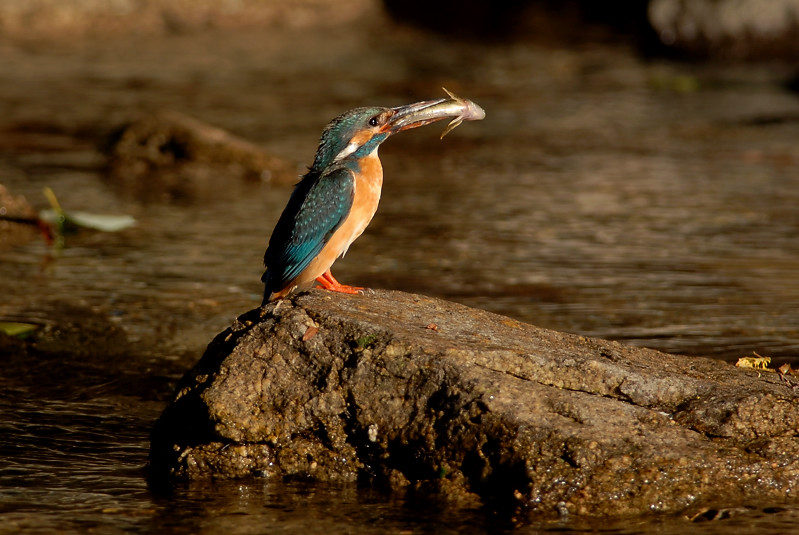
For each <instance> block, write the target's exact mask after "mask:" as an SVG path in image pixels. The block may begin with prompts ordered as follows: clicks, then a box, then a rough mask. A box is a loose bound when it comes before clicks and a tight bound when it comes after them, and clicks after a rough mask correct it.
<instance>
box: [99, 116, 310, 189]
mask: <svg viewBox="0 0 799 535" xmlns="http://www.w3.org/2000/svg"><path fill="white" fill-rule="evenodd" d="M107 152H108V166H107V174H108V179H109V180H110V181H111V183H112V184H114V186H116V187H117V188H118V189H119V190H120V191H122V192H124V193H126V194H129V195H132V196H133V197H135V198H137V199H140V200H143V201H150V200H156V201H159V200H161V201H185V200H190V201H194V200H202V199H208V198H210V199H214V198H218V197H219V196H221V195H231V194H234V195H235V194H236V191H237V188H236V187H235V186H236V181H238V180H241V179H249V180H260V181H263V182H268V183H273V184H278V185H288V184H294V183H295V182H297V180H298V176H299V173H298V169H297V168H296V166H295V165H294V164H292V163H290V162H288V161H287V160H285V159H283V158H281V157H279V156H275V155H271V154H269V153H267V152H266V151H264V150H263V149H262V148H260V147H258V146H257V145H255V144H254V143H251V142H249V141H247V140H244V139H242V138H239V137H236V136H234V135H233V134H231V133H229V132H226V131H225V130H222V129H220V128H216V127H214V126H211V125H209V124H206V123H203V122H202V121H198V120H197V119H194V118H191V117H187V116H185V115H182V114H180V113H176V112H161V113H156V114H152V115H147V116H144V117H142V118H141V119H139V120H137V121H134V122H132V123H130V124H128V125H125V126H124V127H122V128H121V129H120V130H119V131H118V132H117V133H115V134H114V136H113V139H112V140H111V141H110V143H109V147H108V149H107Z"/></svg>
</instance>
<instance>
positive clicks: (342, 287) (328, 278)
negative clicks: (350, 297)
mask: <svg viewBox="0 0 799 535" xmlns="http://www.w3.org/2000/svg"><path fill="white" fill-rule="evenodd" d="M316 282H318V283H319V284H321V285H322V286H323V287H324V289H325V290H330V291H331V292H341V293H343V294H359V293H361V292H362V291H363V290H364V289H363V288H361V287H360V286H347V285H346V284H341V283H340V282H339V281H337V280H336V279H335V277H333V274H332V273H330V270H329V269H328V270H327V271H325V272H324V274H323V275H322V276H321V277H316Z"/></svg>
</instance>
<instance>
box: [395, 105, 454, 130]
mask: <svg viewBox="0 0 799 535" xmlns="http://www.w3.org/2000/svg"><path fill="white" fill-rule="evenodd" d="M446 101H447V99H445V98H440V99H437V100H423V101H422V102H414V103H413V104H407V105H405V106H398V107H396V108H391V111H393V112H394V115H392V116H391V119H389V121H388V123H387V124H386V126H385V130H386V131H388V132H390V133H392V134H396V133H397V132H402V131H403V130H409V129H411V128H417V127H419V126H424V125H426V124H430V123H434V122H436V121H440V120H441V119H447V118H450V117H452V114H451V113H450V112H449V111H448V110H446V109H444V108H440V107H439V108H436V106H437V105H438V104H441V103H442V102H446Z"/></svg>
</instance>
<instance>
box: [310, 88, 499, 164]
mask: <svg viewBox="0 0 799 535" xmlns="http://www.w3.org/2000/svg"><path fill="white" fill-rule="evenodd" d="M450 96H451V97H452V98H450V99H444V98H442V99H437V100H425V101H422V102H415V103H413V104H408V105H405V106H399V107H396V108H382V107H370V108H355V109H354V110H350V111H348V112H346V113H343V114H342V115H339V116H338V117H336V118H335V119H333V120H332V121H331V122H330V124H328V125H327V127H326V128H325V130H324V132H323V133H322V138H321V140H320V142H319V149H318V150H317V152H316V158H315V159H314V163H313V166H312V167H311V169H312V170H317V171H321V170H322V169H324V168H325V167H327V166H329V165H331V164H333V163H335V162H339V161H343V160H346V159H350V160H359V159H361V158H364V157H366V156H368V155H370V154H372V153H373V152H374V151H375V150H377V148H378V147H379V146H380V144H381V143H382V142H384V141H385V140H386V139H388V138H389V136H391V135H392V134H396V133H397V132H401V131H403V130H408V129H409V128H416V127H418V126H423V125H426V124H430V123H432V122H435V121H439V120H441V119H447V118H452V119H453V121H452V123H450V126H451V128H453V127H454V126H453V125H455V126H457V124H460V121H461V120H474V119H482V118H483V117H484V116H485V112H483V110H482V108H480V107H479V106H477V105H476V104H474V103H473V102H471V101H467V100H463V99H460V98H458V97H455V96H454V95H452V94H450ZM481 114H482V115H481ZM451 128H448V129H447V130H446V131H445V133H446V132H448V131H449V130H450V129H451Z"/></svg>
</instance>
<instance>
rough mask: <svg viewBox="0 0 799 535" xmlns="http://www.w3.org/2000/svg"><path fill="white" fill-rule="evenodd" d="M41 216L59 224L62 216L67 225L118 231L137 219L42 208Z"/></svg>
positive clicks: (134, 222)
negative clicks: (60, 211)
mask: <svg viewBox="0 0 799 535" xmlns="http://www.w3.org/2000/svg"><path fill="white" fill-rule="evenodd" d="M39 217H40V218H41V219H43V220H44V221H47V222H48V223H54V224H58V223H59V221H60V217H63V218H64V219H63V222H64V223H65V224H66V226H67V227H79V228H90V229H94V230H100V231H102V232H118V231H120V230H124V229H126V228H128V227H132V226H133V225H135V224H136V219H134V218H133V217H132V216H129V215H110V214H90V213H87V212H68V213H63V212H62V213H61V214H59V213H58V212H56V211H54V210H42V211H41V212H39Z"/></svg>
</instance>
